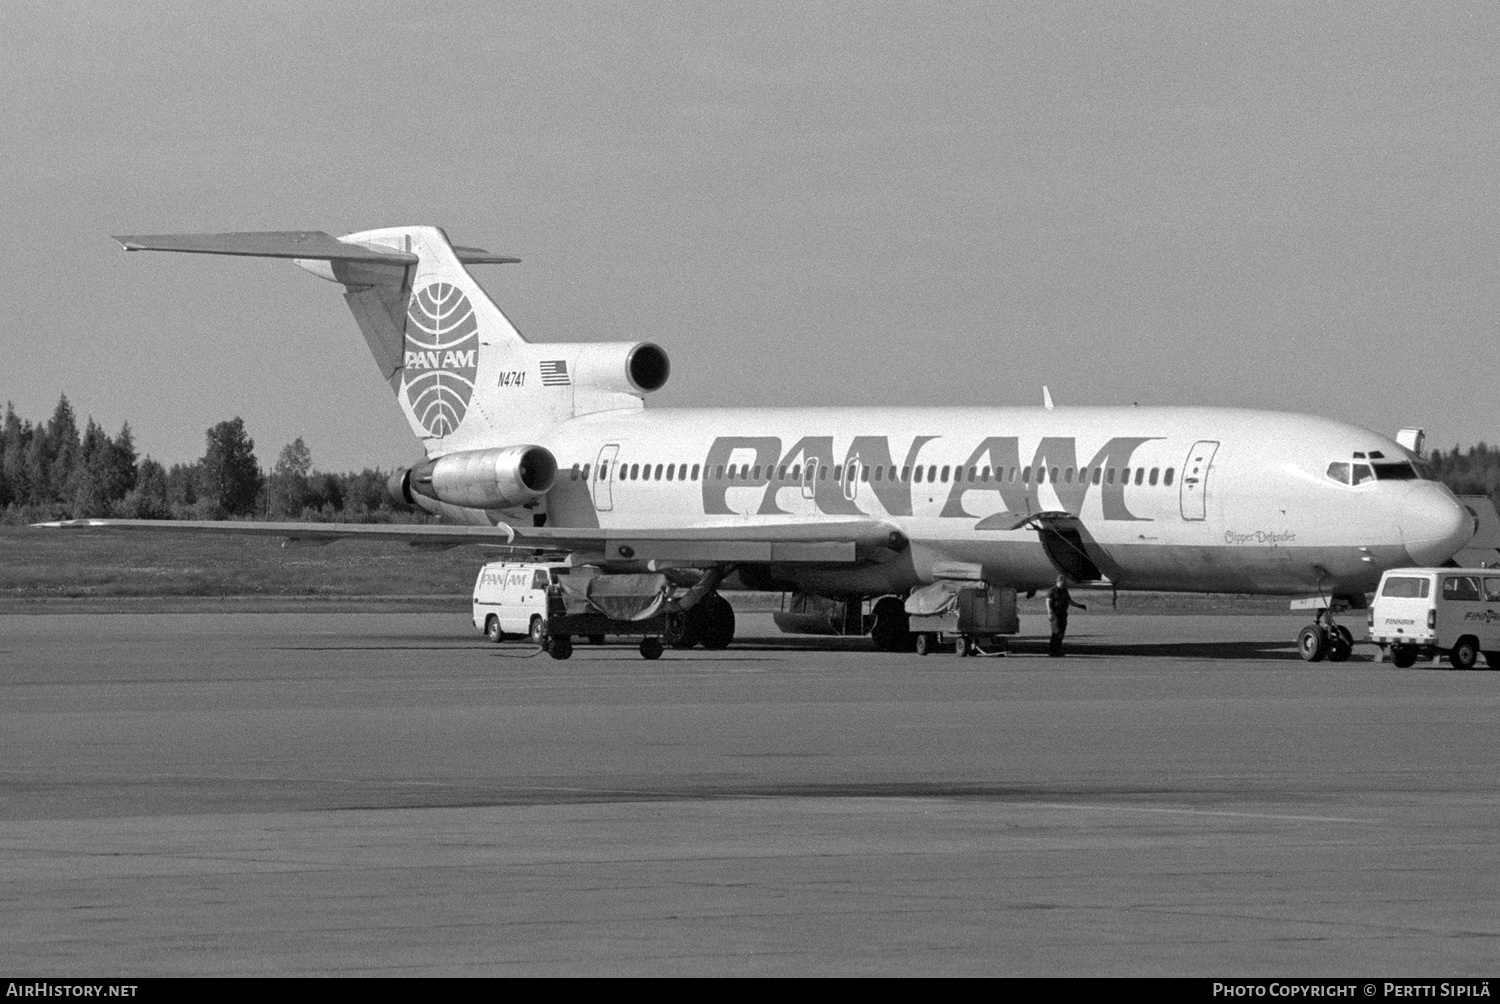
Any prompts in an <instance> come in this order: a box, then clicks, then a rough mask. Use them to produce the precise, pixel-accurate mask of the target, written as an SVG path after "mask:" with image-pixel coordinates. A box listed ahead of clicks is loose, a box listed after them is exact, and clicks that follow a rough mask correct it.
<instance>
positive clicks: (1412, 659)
mask: <svg viewBox="0 0 1500 1004" xmlns="http://www.w3.org/2000/svg"><path fill="white" fill-rule="evenodd" d="M1416 664H1417V650H1416V649H1415V648H1413V647H1412V646H1410V645H1392V646H1391V665H1392V666H1395V667H1396V668H1397V669H1411V668H1412V667H1413V666H1415V665H1416Z"/></svg>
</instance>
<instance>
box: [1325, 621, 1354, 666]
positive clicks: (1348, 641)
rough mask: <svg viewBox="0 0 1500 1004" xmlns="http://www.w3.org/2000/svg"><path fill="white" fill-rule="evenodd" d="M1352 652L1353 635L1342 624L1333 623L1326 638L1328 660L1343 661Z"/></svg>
mask: <svg viewBox="0 0 1500 1004" xmlns="http://www.w3.org/2000/svg"><path fill="white" fill-rule="evenodd" d="M1353 653H1354V635H1352V634H1350V633H1349V629H1348V628H1346V627H1344V625H1342V624H1336V625H1334V628H1333V632H1332V636H1331V637H1330V638H1329V639H1328V661H1329V662H1345V661H1347V660H1348V658H1349V656H1350V655H1352V654H1353Z"/></svg>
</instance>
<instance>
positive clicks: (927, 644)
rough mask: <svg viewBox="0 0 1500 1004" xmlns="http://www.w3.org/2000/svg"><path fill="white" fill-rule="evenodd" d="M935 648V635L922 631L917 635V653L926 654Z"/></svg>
mask: <svg viewBox="0 0 1500 1004" xmlns="http://www.w3.org/2000/svg"><path fill="white" fill-rule="evenodd" d="M936 648H937V635H935V634H932V633H931V632H928V631H923V632H922V633H920V634H918V635H917V654H918V655H927V654H928V653H930V652H932V651H933V650H934V649H936Z"/></svg>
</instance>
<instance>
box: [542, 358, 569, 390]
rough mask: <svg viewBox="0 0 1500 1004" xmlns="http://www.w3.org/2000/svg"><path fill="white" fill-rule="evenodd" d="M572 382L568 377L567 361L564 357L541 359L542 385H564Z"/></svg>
mask: <svg viewBox="0 0 1500 1004" xmlns="http://www.w3.org/2000/svg"><path fill="white" fill-rule="evenodd" d="M572 382H573V381H571V380H569V379H568V361H567V360H566V359H543V360H542V386H543V387H566V386H568V384H570V383H572Z"/></svg>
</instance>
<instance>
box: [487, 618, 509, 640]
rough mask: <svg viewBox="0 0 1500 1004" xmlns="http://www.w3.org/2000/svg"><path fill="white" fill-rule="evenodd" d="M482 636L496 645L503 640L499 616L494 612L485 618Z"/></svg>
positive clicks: (503, 634) (503, 633)
mask: <svg viewBox="0 0 1500 1004" xmlns="http://www.w3.org/2000/svg"><path fill="white" fill-rule="evenodd" d="M484 636H485V637H486V638H488V639H489V640H490V641H491V642H493V643H495V644H496V645H498V644H500V643H501V642H502V641H504V640H505V632H504V631H501V630H500V618H498V617H496V616H495V615H494V614H490V615H489V617H488V618H486V619H485V622H484Z"/></svg>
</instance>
